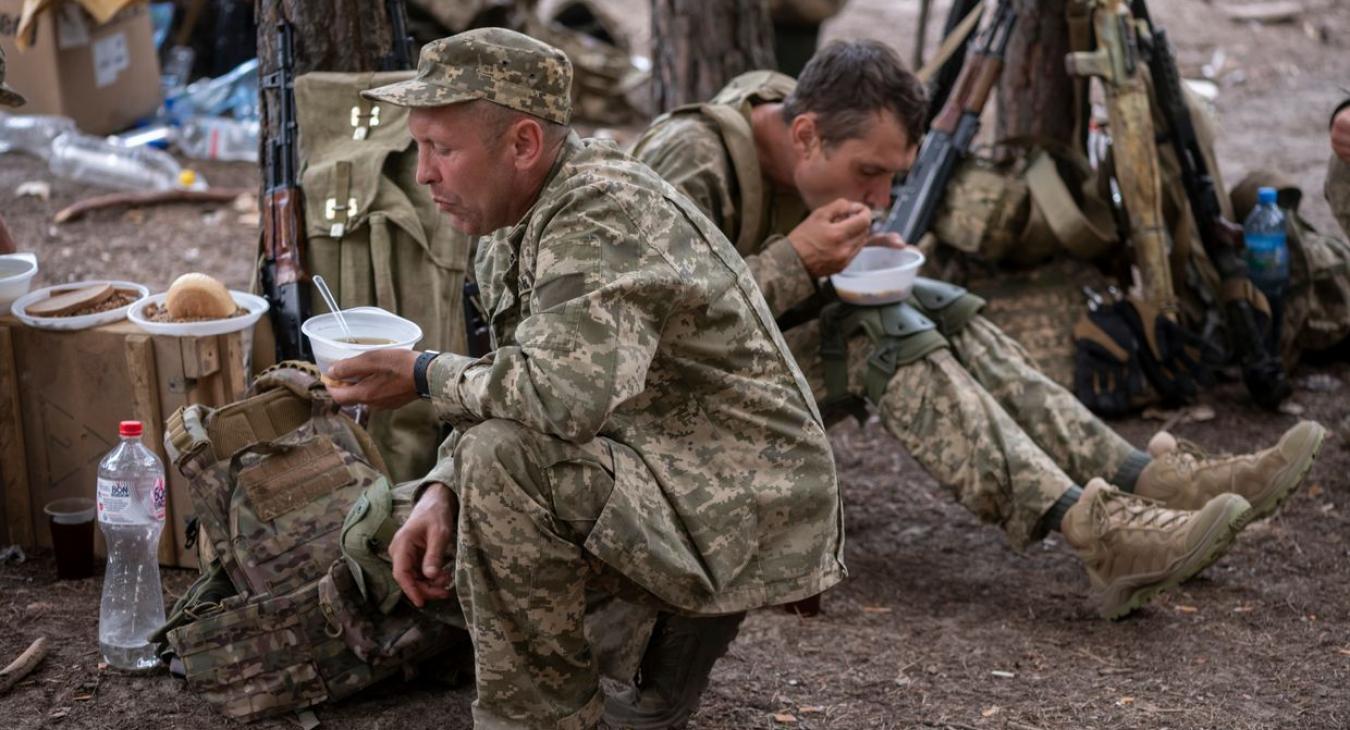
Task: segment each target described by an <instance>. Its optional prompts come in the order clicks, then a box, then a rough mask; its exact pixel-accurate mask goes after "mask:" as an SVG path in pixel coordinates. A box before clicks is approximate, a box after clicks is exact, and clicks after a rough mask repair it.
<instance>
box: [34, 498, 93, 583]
mask: <svg viewBox="0 0 1350 730" xmlns="http://www.w3.org/2000/svg"><path fill="white" fill-rule="evenodd" d="M42 511H43V512H46V513H47V524H48V525H49V526H50V527H51V530H52V548H53V550H55V551H56V577H57V578H60V579H61V580H78V579H80V578H88V577H89V576H91V575H93V574H94V518H95V517H96V516H97V515H98V506H97V505H96V504H95V503H94V500H92V499H89V498H87V497H68V498H66V499H58V500H55V501H52V502H48V503H47V506H46V507H43V508H42Z"/></svg>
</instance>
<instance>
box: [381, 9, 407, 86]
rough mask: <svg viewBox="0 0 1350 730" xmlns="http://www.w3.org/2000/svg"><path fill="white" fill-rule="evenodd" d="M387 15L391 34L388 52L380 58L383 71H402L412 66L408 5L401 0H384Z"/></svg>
mask: <svg viewBox="0 0 1350 730" xmlns="http://www.w3.org/2000/svg"><path fill="white" fill-rule="evenodd" d="M384 9H385V12H386V13H387V14H388V15H389V32H390V34H391V35H392V36H393V38H392V39H391V41H392V42H391V43H390V46H389V49H390V50H389V53H387V54H385V56H384V58H382V59H381V60H380V66H381V68H382V70H384V71H403V70H406V69H410V68H412V67H413V58H412V45H413V39H412V36H410V35H408V7H407V5H405V4H404V2H403V0H385V2H384Z"/></svg>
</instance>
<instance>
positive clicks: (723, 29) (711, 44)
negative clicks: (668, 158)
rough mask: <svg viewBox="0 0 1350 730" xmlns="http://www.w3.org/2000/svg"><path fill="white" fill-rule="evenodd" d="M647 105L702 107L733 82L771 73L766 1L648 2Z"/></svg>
mask: <svg viewBox="0 0 1350 730" xmlns="http://www.w3.org/2000/svg"><path fill="white" fill-rule="evenodd" d="M652 59H653V60H652V63H653V69H652V84H653V88H652V92H653V93H652V99H653V101H654V102H655V103H656V107H657V109H658V110H660V111H669V110H670V109H673V108H674V107H677V106H679V105H681V104H688V103H690V102H695V101H704V100H706V99H708V98H709V97H711V96H712V95H713V94H716V93H717V92H718V91H719V90H720V89H721V88H722V87H723V86H725V85H726V83H727V82H728V81H730V80H731V78H732V77H733V76H736V75H737V74H741V73H744V72H746V71H752V70H754V69H761V68H774V67H775V66H776V64H775V62H774V54H773V24H772V22H770V19H769V3H768V0H652Z"/></svg>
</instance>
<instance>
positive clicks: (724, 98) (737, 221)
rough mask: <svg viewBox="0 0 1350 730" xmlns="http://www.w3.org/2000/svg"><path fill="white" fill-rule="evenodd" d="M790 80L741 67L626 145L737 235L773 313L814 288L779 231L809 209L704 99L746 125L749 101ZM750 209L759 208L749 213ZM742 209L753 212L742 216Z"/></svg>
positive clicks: (774, 97)
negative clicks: (771, 176) (713, 91)
mask: <svg viewBox="0 0 1350 730" xmlns="http://www.w3.org/2000/svg"><path fill="white" fill-rule="evenodd" d="M794 83H795V82H793V81H792V79H791V78H790V77H787V76H784V75H782V74H779V73H775V72H765V71H751V72H749V73H746V74H742V75H740V76H738V77H736V78H735V79H733V80H732V81H731V83H729V84H727V86H726V88H725V89H723V90H722V91H721V92H719V93H718V94H717V96H715V97H713V99H712V100H710V101H709V103H708V104H706V105H691V106H689V107H685V108H683V109H680V110H676V111H675V112H673V113H671V114H667V115H664V116H662V117H660V118H658V119H657V120H656V121H655V122H654V123H653V124H652V126H651V127H650V128H649V129H648V130H647V131H646V132H645V133H643V135H642V138H641V139H639V140H638V142H637V144H636V146H635V148H634V151H633V154H634V156H636V157H637V158H638V159H640V160H642V161H643V162H645V163H647V164H648V165H649V166H651V168H652V169H653V170H656V172H657V174H659V175H661V177H663V178H665V179H666V180H667V181H668V182H670V184H671V185H674V186H675V188H676V189H677V190H679V191H680V192H682V193H684V194H685V195H687V196H689V197H690V198H691V199H693V201H694V202H695V203H696V204H698V207H699V209H700V210H702V211H703V212H704V214H706V215H707V216H708V217H709V218H711V219H712V220H713V223H715V224H716V225H717V227H718V228H720V229H721V230H722V233H724V234H726V236H727V238H729V239H731V240H732V241H734V242H735V243H736V248H737V249H738V250H739V251H740V253H741V256H743V257H744V258H745V263H746V265H747V266H748V267H749V268H750V272H751V274H752V275H753V276H754V278H755V282H756V283H757V284H758V285H759V289H760V291H761V292H763V294H764V299H765V300H766V301H767V302H768V303H769V309H770V310H771V311H772V312H773V313H774V315H775V316H777V315H780V314H782V313H783V312H785V311H787V310H788V309H790V308H791V307H792V306H793V305H795V304H797V303H799V302H801V301H802V300H804V299H806V298H808V297H810V296H811V295H812V294H813V293H814V292H815V290H816V285H815V282H814V281H813V280H812V279H811V275H810V274H808V273H807V272H806V267H805V266H804V265H803V264H802V260H801V258H800V257H798V256H797V252H796V251H795V250H794V249H793V248H792V244H791V243H790V242H789V241H788V240H787V238H786V235H787V234H788V233H789V232H791V231H792V229H793V228H795V227H796V226H797V224H798V223H801V222H802V219H803V218H805V217H806V215H807V212H808V211H807V210H806V205H805V204H804V203H802V201H801V198H799V197H798V196H797V193H796V191H784V190H774V189H772V188H770V187H769V184H768V183H767V182H765V181H764V180H763V179H762V178H761V173H760V168H759V159H758V156H757V153H756V151H755V148H754V141H753V137H749V138H747V139H746V140H744V141H739V143H738V140H736V139H732V138H728V137H727V136H726V135H725V134H724V132H723V129H722V127H720V126H719V123H718V122H716V121H714V120H713V119H712V118H711V117H710V116H709V115H708V114H707V112H708V111H709V110H708V107H710V106H716V107H721V108H723V109H725V110H727V111H733V110H734V112H735V113H736V114H737V115H738V116H739V117H741V118H742V119H743V120H744V123H745V130H746V132H747V133H750V132H749V130H750V110H751V108H752V107H753V106H754V104H755V103H757V102H765V101H778V100H781V99H782V98H783V97H784V96H785V90H786V89H790V88H791V86H792V84H794ZM713 111H716V110H713ZM738 170H739V171H740V172H741V173H742V174H741V175H740V176H739V177H738V175H737V172H738ZM745 178H748V179H745ZM756 178H759V179H756ZM755 211H759V214H758V215H755ZM746 215H750V216H751V217H753V220H751V221H749V222H748V223H747V222H745V221H743V220H742V217H743V216H746Z"/></svg>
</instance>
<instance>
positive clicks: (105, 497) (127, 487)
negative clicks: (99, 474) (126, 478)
mask: <svg viewBox="0 0 1350 730" xmlns="http://www.w3.org/2000/svg"><path fill="white" fill-rule="evenodd" d="M145 496H148V497H149V501H148V502H146V501H145ZM164 502H165V494H164V479H163V477H161V478H159V479H156V480H155V486H154V488H153V489H151V490H150V494H149V495H137V494H136V488H135V487H134V486H133V485H131V484H126V483H123V482H118V481H114V480H112V479H102V478H100V479H99V480H98V519H99V522H106V523H108V524H112V525H130V524H138V523H142V522H146V521H147V520H162V519H164Z"/></svg>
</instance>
